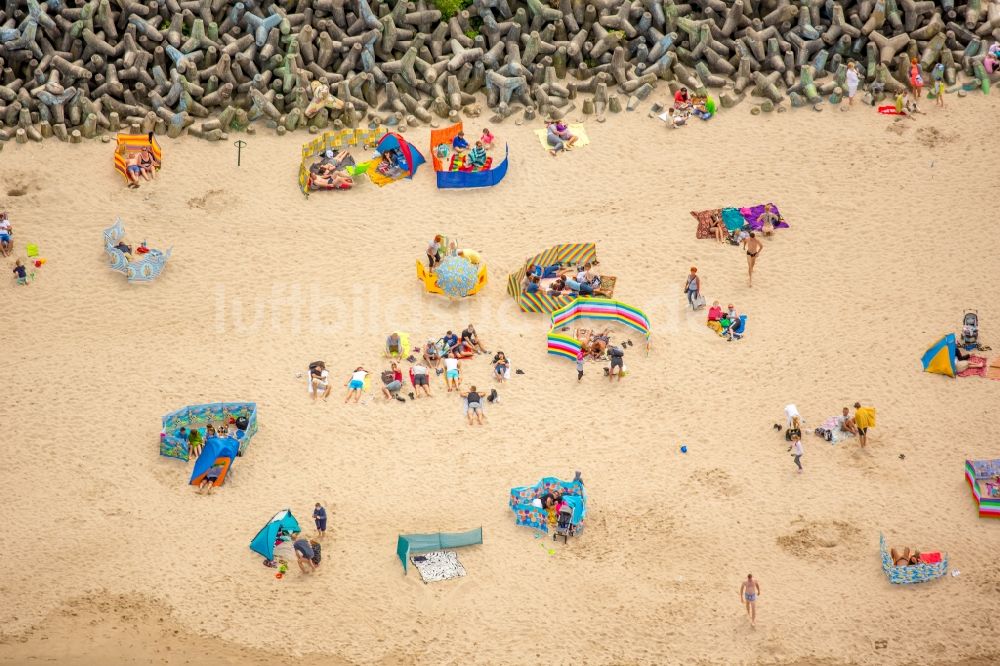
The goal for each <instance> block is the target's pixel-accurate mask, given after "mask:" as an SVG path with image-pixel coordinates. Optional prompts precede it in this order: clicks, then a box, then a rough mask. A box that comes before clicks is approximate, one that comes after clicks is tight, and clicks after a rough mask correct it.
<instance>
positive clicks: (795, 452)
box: [788, 434, 804, 474]
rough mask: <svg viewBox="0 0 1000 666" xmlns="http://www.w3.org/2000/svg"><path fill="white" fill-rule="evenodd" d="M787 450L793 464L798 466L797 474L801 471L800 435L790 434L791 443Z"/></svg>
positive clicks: (801, 451)
mask: <svg viewBox="0 0 1000 666" xmlns="http://www.w3.org/2000/svg"><path fill="white" fill-rule="evenodd" d="M788 450H789V451H790V452H791V454H792V461H793V462H794V463H795V466H796V467H798V468H799V474H801V473H802V454H803V453H804V451H803V450H802V436H801V435H799V434H794V435H792V445H791V446H789V447H788Z"/></svg>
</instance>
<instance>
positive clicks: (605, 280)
mask: <svg viewBox="0 0 1000 666" xmlns="http://www.w3.org/2000/svg"><path fill="white" fill-rule="evenodd" d="M616 282H618V278H616V277H615V276H614V275H602V276H601V286H600V289H601V291H603V292H604V293H605V294H607V298H611V297H613V296H614V295H615V283H616Z"/></svg>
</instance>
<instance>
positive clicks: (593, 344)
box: [590, 328, 611, 359]
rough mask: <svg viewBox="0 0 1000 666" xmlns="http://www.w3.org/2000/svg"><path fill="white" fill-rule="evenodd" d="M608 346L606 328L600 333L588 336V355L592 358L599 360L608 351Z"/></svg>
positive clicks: (609, 342) (608, 333) (609, 336)
mask: <svg viewBox="0 0 1000 666" xmlns="http://www.w3.org/2000/svg"><path fill="white" fill-rule="evenodd" d="M609 344H611V330H610V329H607V328H606V329H604V330H603V331H602V332H600V333H594V334H593V335H591V336H590V353H591V354H592V355H593V357H594V358H596V359H601V358H603V357H604V353H605V352H606V351H607V350H608V345H609Z"/></svg>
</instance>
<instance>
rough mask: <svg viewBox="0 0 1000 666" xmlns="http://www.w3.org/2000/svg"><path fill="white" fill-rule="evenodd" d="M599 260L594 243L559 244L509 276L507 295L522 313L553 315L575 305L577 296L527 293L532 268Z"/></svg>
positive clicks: (576, 264)
mask: <svg viewBox="0 0 1000 666" xmlns="http://www.w3.org/2000/svg"><path fill="white" fill-rule="evenodd" d="M596 259H597V246H596V245H594V244H593V243H566V244H563V245H555V246H553V247H550V248H549V249H547V250H545V251H543V252H539V253H538V254H536V255H535V256H533V257H531V258H530V259H528V260H527V261H525V262H524V264H523V265H522V266H521V268H519V269H518V270H517V271H515V272H514V273H511V274H509V275H508V276H507V293H508V294H510V295H511V296H512V297H513V298H514V300H515V301H517V305H518V307H520V308H521V311H522V312H552V311H553V310H558V309H559V308H561V307H563V306H565V305H568V304H570V303H572V302H573V301H574V300H576V296H575V295H572V296H549V295H547V294H544V293H542V292H538V293H534V294H528V293H525V292H524V290H523V289H522V287H521V285H522V284H523V282H524V273H525V271H527V270H528V266H530V265H532V264H537V265H539V266H554V265H556V264H559V265H567V266H578V265H580V264H585V263H587V262H588V261H595V260H596Z"/></svg>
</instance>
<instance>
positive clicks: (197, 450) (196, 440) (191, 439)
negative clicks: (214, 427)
mask: <svg viewBox="0 0 1000 666" xmlns="http://www.w3.org/2000/svg"><path fill="white" fill-rule="evenodd" d="M187 440H188V451H190V452H191V455H192V456H194V457H195V458H197V457H198V456H199V455H201V446H202V444H203V443H204V442H203V441H202V439H201V432H200V431H199V430H198V429H197V428H191V432H189V433H188V438H187Z"/></svg>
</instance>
